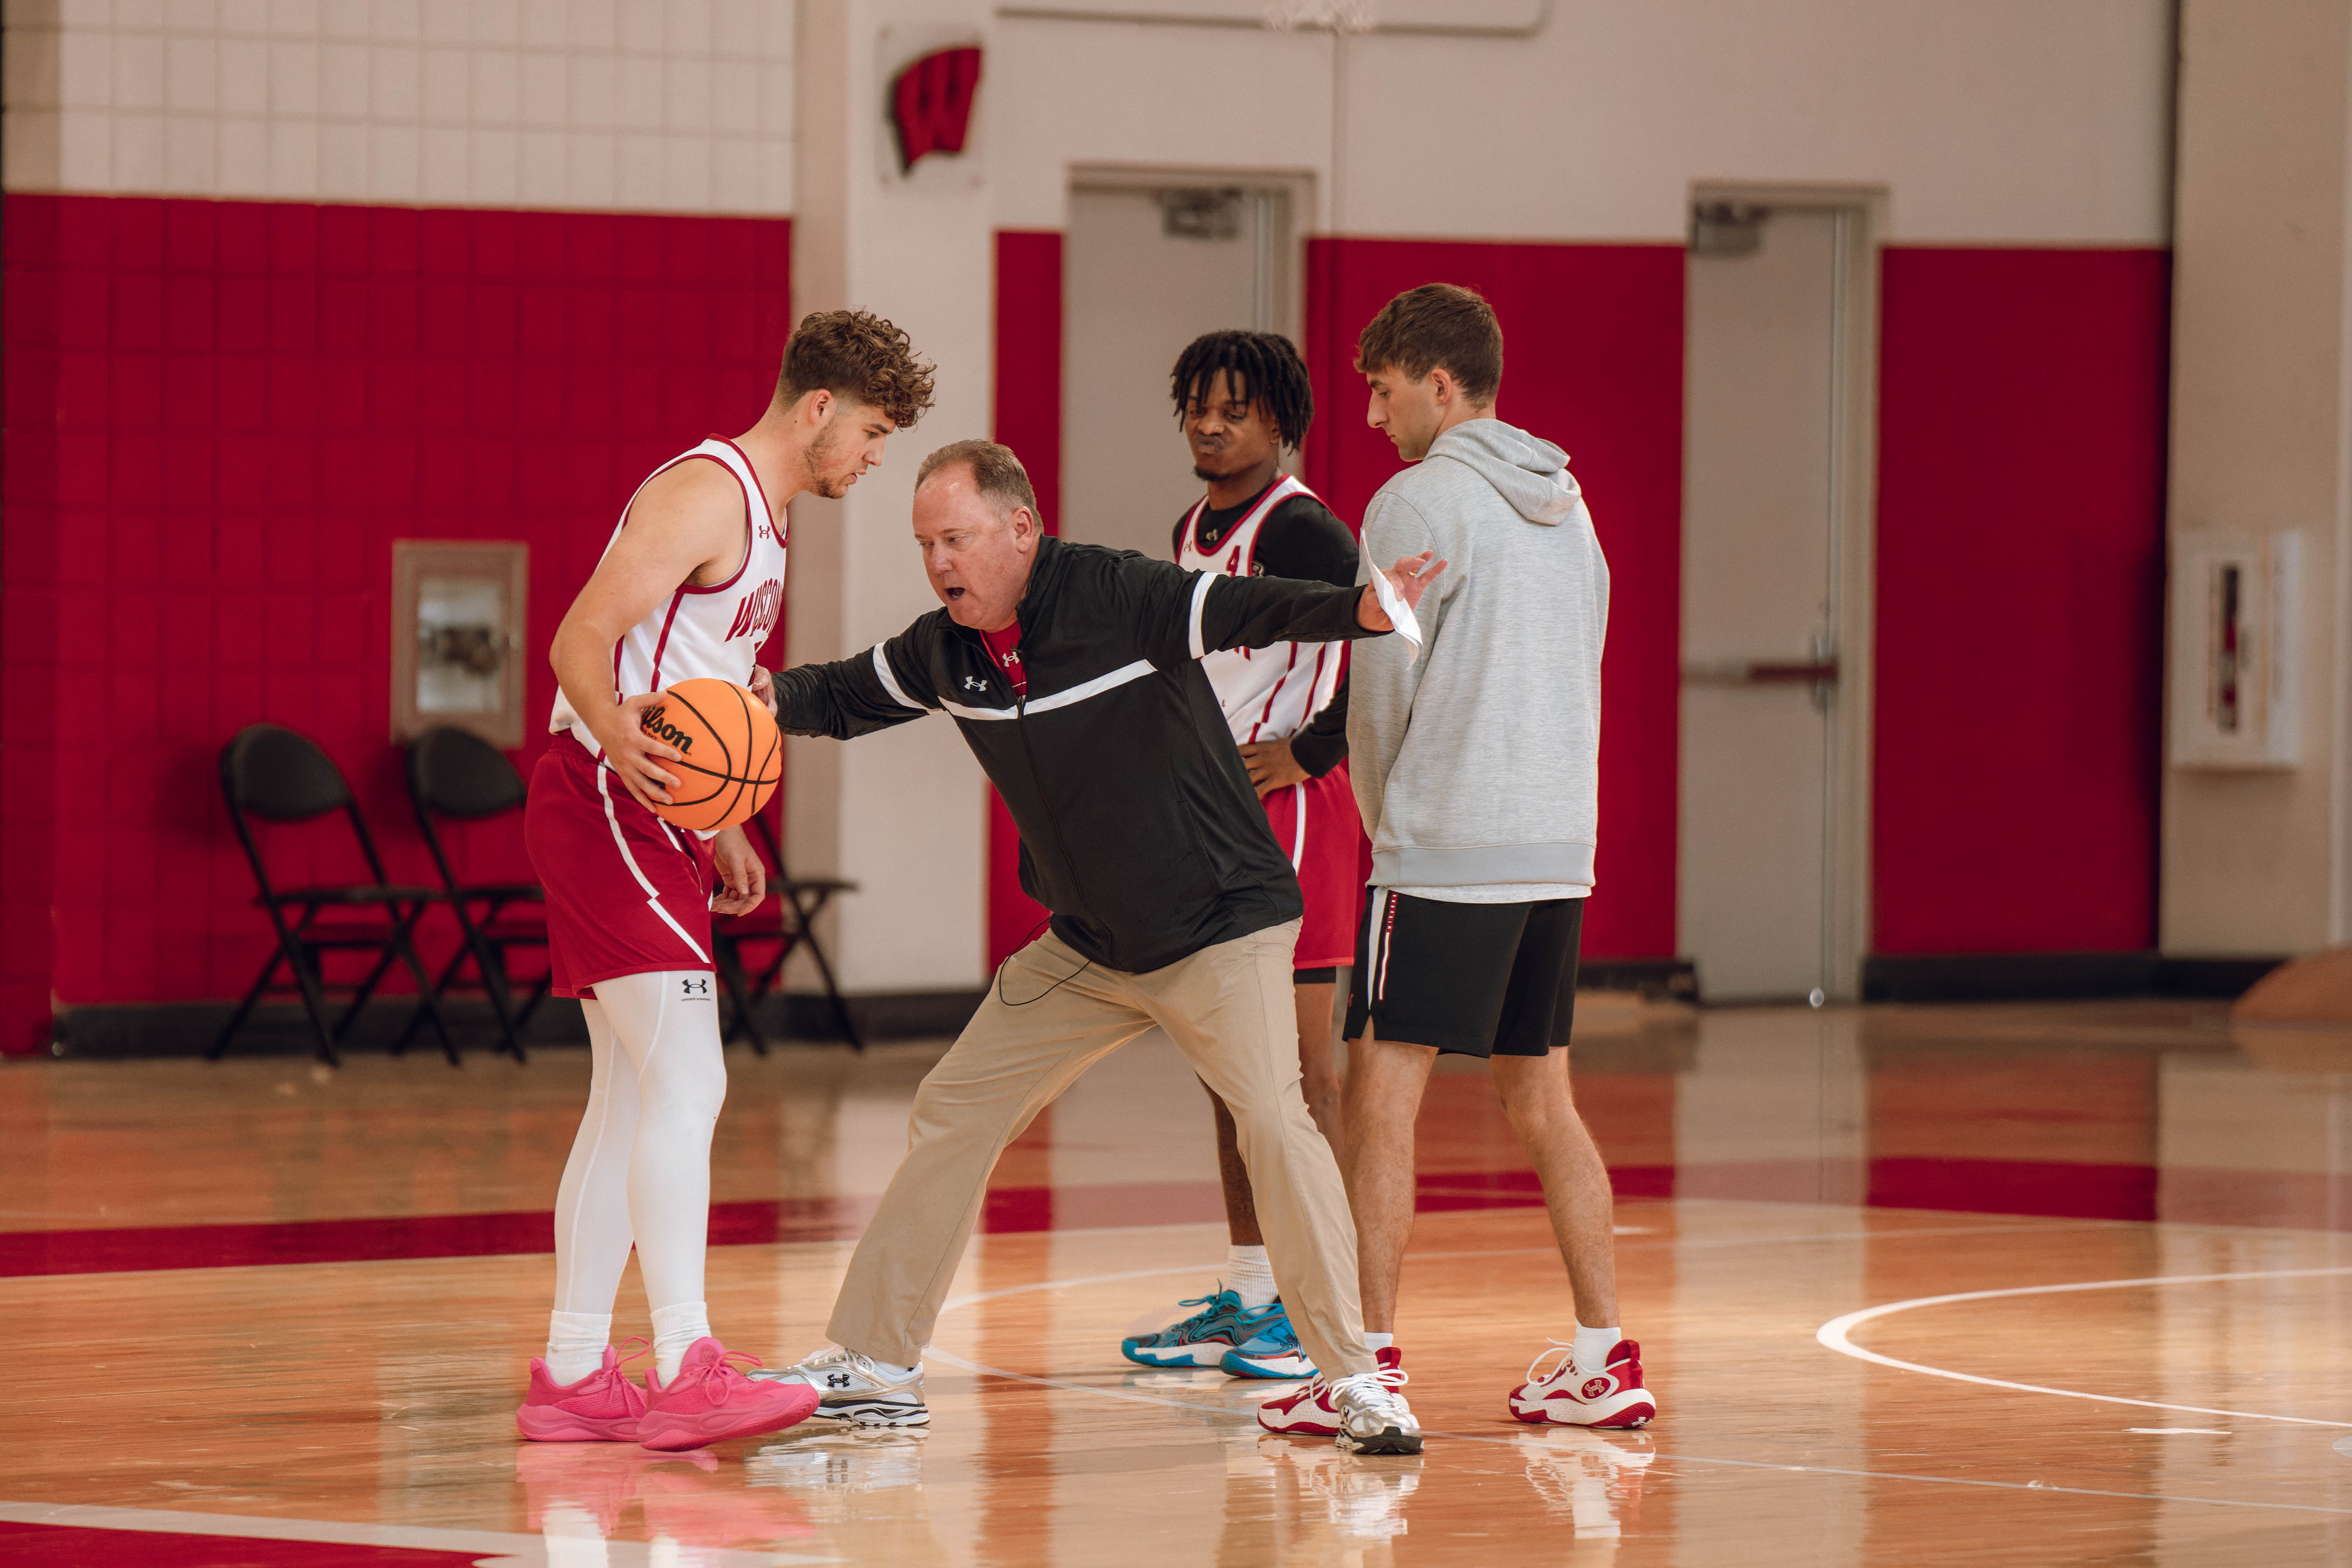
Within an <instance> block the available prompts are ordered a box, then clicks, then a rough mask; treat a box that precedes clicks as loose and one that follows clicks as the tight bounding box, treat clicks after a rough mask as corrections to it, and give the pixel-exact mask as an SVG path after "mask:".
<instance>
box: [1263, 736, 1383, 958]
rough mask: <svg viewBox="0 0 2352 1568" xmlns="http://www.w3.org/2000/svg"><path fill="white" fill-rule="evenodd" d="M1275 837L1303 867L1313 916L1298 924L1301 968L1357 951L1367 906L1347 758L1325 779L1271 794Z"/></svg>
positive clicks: (1360, 832)
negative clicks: (1358, 931) (1359, 924)
mask: <svg viewBox="0 0 2352 1568" xmlns="http://www.w3.org/2000/svg"><path fill="white" fill-rule="evenodd" d="M1265 820H1266V823H1267V825H1268V826H1271V827H1272V828H1273V829H1274V841H1275V842H1276V844H1279V845H1281V846H1282V850H1283V853H1284V854H1286V855H1287V856H1289V857H1290V864H1291V867H1292V868H1293V869H1295V870H1297V873H1298V891H1299V893H1300V895H1301V896H1302V897H1304V898H1305V900H1307V919H1306V920H1305V921H1303V922H1302V923H1301V924H1300V926H1299V928H1298V952H1297V956H1296V957H1295V958H1293V959H1292V960H1291V966H1292V967H1293V968H1295V969H1330V968H1334V967H1336V966H1338V965H1339V964H1343V963H1354V962H1355V957H1356V921H1357V917H1358V916H1359V915H1360V914H1361V913H1362V911H1363V907H1364V868H1363V862H1362V860H1361V858H1360V850H1359V846H1360V841H1361V839H1362V838H1363V837H1364V829H1363V825H1362V824H1361V822H1360V821H1359V820H1358V818H1357V816H1356V794H1355V788H1354V786H1353V785H1351V784H1349V782H1348V764H1347V763H1340V764H1339V766H1338V767H1336V768H1333V769H1332V770H1331V771H1330V772H1329V773H1325V774H1324V775H1323V776H1322V777H1321V778H1319V779H1308V780H1307V782H1306V783H1305V784H1288V785H1286V786H1284V787H1283V788H1281V789H1278V790H1276V791H1274V792H1273V793H1272V794H1271V795H1266V796H1265Z"/></svg>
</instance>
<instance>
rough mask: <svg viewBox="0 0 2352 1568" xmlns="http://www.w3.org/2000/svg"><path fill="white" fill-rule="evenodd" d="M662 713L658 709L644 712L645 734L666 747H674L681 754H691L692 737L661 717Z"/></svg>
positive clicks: (649, 709)
mask: <svg viewBox="0 0 2352 1568" xmlns="http://www.w3.org/2000/svg"><path fill="white" fill-rule="evenodd" d="M663 711H664V710H661V709H659V708H648V709H646V718H645V725H644V728H645V731H646V734H648V735H651V736H652V737H653V738H654V739H655V740H656V741H660V742H663V743H665V744H667V745H672V746H676V747H677V749H678V750H679V751H681V752H692V751H693V750H694V737H693V736H691V735H689V734H688V733H687V732H686V731H683V730H681V729H679V728H678V727H677V725H675V724H673V723H671V722H670V721H668V720H667V719H666V718H664V717H662V714H663Z"/></svg>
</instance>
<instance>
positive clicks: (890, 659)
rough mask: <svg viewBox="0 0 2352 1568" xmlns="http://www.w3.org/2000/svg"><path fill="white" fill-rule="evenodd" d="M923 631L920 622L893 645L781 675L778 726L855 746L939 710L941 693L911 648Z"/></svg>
mask: <svg viewBox="0 0 2352 1568" xmlns="http://www.w3.org/2000/svg"><path fill="white" fill-rule="evenodd" d="M919 630H920V623H918V624H917V626H915V627H912V628H909V629H908V631H906V632H903V633H901V634H900V635H899V636H898V637H892V638H891V639H890V640H889V641H888V642H882V643H876V644H875V645H874V646H873V647H871V648H870V649H868V650H867V651H866V652H865V653H862V654H858V655H856V656H855V657H853V658H843V659H835V661H834V662H833V663H831V664H802V665H795V666H793V668H790V669H780V670H777V671H776V672H775V676H774V680H775V689H776V723H777V724H778V725H779V726H780V727H781V728H782V730H783V731H784V733H786V734H787V735H830V736H832V737H833V738H834V739H835V740H836V741H851V740H855V739H856V738H857V737H858V736H860V735H870V734H872V733H873V732H874V731H877V730H887V729H889V728H890V727H891V726H892V725H894V724H904V723H906V722H907V721H908V720H910V719H919V718H921V717H922V716H923V715H924V714H926V713H929V712H934V711H936V710H938V708H939V694H938V693H937V692H934V691H933V690H932V689H931V686H930V682H929V679H926V678H925V676H924V673H923V671H922V668H921V667H920V666H919V664H918V663H917V662H916V660H915V659H914V658H911V657H910V656H909V654H908V647H907V644H908V640H909V639H910V638H912V637H916V636H917V635H918V634H919Z"/></svg>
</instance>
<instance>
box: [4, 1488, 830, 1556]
mask: <svg viewBox="0 0 2352 1568" xmlns="http://www.w3.org/2000/svg"><path fill="white" fill-rule="evenodd" d="M0 1520H5V1521H7V1522H8V1523H10V1524H48V1525H60V1526H64V1527H66V1528H68V1529H74V1530H131V1531H146V1532H148V1533H151V1534H156V1535H212V1536H225V1537H227V1538H230V1539H233V1540H238V1541H315V1542H327V1543H331V1544H333V1545H337V1546H390V1547H396V1548H404V1549H406V1550H408V1551H412V1552H478V1553H480V1554H481V1557H482V1560H483V1562H484V1563H488V1564H491V1565H492V1568H545V1564H546V1563H548V1552H547V1538H546V1537H545V1536H543V1535H522V1534H519V1533H517V1532H515V1531H505V1530H438V1529H434V1528H431V1527H429V1526H425V1525H417V1524H356V1523H351V1522H347V1521H341V1520H329V1519H263V1518H257V1517H255V1516H253V1515H250V1514H235V1513H194V1512H190V1511H187V1510H181V1509H161V1508H96V1507H89V1506H86V1505H83V1504H79V1503H53V1502H0ZM115 1546H116V1547H117V1548H118V1549H126V1550H129V1549H131V1543H130V1542H117V1543H115ZM654 1552H655V1548H654V1545H653V1544H652V1543H651V1542H643V1541H613V1542H604V1543H603V1544H602V1546H601V1548H600V1553H601V1554H600V1555H599V1556H598V1558H597V1561H598V1562H600V1563H606V1564H608V1565H609V1568H652V1565H653V1564H654V1563H656V1557H655V1555H654ZM131 1560H133V1559H131V1558H129V1557H118V1556H114V1555H112V1554H111V1553H110V1555H109V1558H108V1561H110V1562H125V1561H131ZM672 1560H673V1558H672V1556H671V1554H670V1553H669V1552H667V1551H665V1552H664V1554H663V1556H662V1557H661V1558H660V1559H658V1561H661V1562H669V1561H672ZM694 1561H695V1562H696V1563H709V1564H710V1565H711V1568H765V1565H766V1564H770V1563H782V1564H788V1565H789V1564H796V1563H835V1562H838V1561H840V1560H839V1559H838V1558H834V1557H808V1556H803V1555H799V1554H796V1553H790V1552H735V1551H712V1550H709V1549H708V1548H698V1549H697V1550H696V1553H695V1557H694Z"/></svg>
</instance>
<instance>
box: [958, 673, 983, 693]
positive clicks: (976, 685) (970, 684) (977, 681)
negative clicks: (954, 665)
mask: <svg viewBox="0 0 2352 1568" xmlns="http://www.w3.org/2000/svg"><path fill="white" fill-rule="evenodd" d="M963 689H965V690H966V691H985V690H987V689H988V682H986V681H985V680H982V679H981V678H980V677H978V676H977V675H967V676H965V677H964V678H963Z"/></svg>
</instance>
